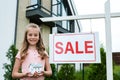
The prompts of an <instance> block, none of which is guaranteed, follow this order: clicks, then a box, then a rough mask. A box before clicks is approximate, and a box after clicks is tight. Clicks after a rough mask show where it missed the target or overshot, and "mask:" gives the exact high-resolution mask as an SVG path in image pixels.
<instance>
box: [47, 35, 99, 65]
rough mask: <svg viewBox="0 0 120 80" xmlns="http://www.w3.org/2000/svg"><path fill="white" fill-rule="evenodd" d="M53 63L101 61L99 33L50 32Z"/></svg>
mask: <svg viewBox="0 0 120 80" xmlns="http://www.w3.org/2000/svg"><path fill="white" fill-rule="evenodd" d="M49 55H50V62H51V63H100V62H101V60H100V47H99V36H98V33H77V34H76V33H65V34H50V36H49Z"/></svg>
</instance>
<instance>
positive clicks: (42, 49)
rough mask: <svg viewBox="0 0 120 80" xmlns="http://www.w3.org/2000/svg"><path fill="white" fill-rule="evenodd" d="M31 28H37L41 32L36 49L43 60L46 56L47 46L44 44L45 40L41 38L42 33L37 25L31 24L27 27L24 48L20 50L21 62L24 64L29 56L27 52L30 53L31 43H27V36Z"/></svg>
mask: <svg viewBox="0 0 120 80" xmlns="http://www.w3.org/2000/svg"><path fill="white" fill-rule="evenodd" d="M29 28H36V29H38V30H39V40H38V43H37V44H36V49H37V51H38V54H40V55H41V59H44V57H45V56H46V54H45V46H44V44H43V39H42V37H41V32H40V28H39V26H38V25H37V24H34V23H30V24H28V25H27V26H26V31H25V34H24V39H23V43H22V47H21V49H20V56H21V61H22V62H23V61H24V59H25V57H26V56H27V54H28V53H27V51H28V47H29V43H28V41H27V34H28V31H29Z"/></svg>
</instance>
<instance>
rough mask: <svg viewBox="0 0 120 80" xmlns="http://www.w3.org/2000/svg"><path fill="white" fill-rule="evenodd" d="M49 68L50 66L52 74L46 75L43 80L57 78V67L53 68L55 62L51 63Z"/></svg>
mask: <svg viewBox="0 0 120 80" xmlns="http://www.w3.org/2000/svg"><path fill="white" fill-rule="evenodd" d="M51 68H52V76H50V77H46V78H45V80H58V79H57V69H56V68H55V64H51Z"/></svg>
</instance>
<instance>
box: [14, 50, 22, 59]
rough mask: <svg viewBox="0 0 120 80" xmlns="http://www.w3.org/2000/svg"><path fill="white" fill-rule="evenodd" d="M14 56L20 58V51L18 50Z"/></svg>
mask: <svg viewBox="0 0 120 80" xmlns="http://www.w3.org/2000/svg"><path fill="white" fill-rule="evenodd" d="M15 58H18V59H21V56H20V51H18V53H17V55H16V57H15Z"/></svg>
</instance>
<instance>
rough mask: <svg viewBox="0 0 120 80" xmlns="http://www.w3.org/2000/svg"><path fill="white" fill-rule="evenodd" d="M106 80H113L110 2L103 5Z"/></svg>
mask: <svg viewBox="0 0 120 80" xmlns="http://www.w3.org/2000/svg"><path fill="white" fill-rule="evenodd" d="M105 32H106V63H107V80H113V64H112V40H111V15H110V0H107V1H106V3H105Z"/></svg>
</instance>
